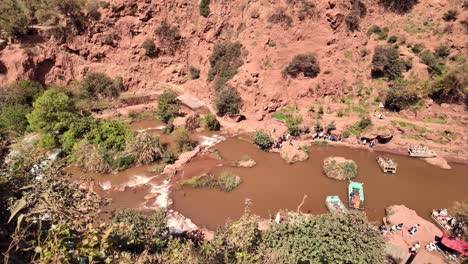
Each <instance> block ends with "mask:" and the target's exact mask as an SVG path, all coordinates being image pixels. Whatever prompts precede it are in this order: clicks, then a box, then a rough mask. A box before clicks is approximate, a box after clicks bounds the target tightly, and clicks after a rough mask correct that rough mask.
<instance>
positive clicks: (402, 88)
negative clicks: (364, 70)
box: [385, 80, 420, 112]
mask: <svg viewBox="0 0 468 264" xmlns="http://www.w3.org/2000/svg"><path fill="white" fill-rule="evenodd" d="M414 86H415V84H414V83H412V82H409V81H405V80H398V81H396V82H394V83H393V84H392V87H391V88H390V90H389V91H388V93H387V97H386V99H385V108H387V109H388V110H390V111H397V112H399V111H401V110H404V109H407V108H409V107H411V106H412V105H415V104H416V103H418V102H419V100H420V97H419V95H418V93H417V92H416V89H415V88H414Z"/></svg>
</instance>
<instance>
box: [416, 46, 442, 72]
mask: <svg viewBox="0 0 468 264" xmlns="http://www.w3.org/2000/svg"><path fill="white" fill-rule="evenodd" d="M419 58H420V59H421V61H422V63H424V64H426V65H427V70H428V72H429V74H431V75H440V74H442V71H443V70H444V67H445V66H444V65H443V63H442V62H441V61H440V59H439V58H438V57H436V56H435V55H434V53H432V52H430V51H428V50H425V51H423V52H421V53H420V54H419Z"/></svg>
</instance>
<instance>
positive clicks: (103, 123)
mask: <svg viewBox="0 0 468 264" xmlns="http://www.w3.org/2000/svg"><path fill="white" fill-rule="evenodd" d="M86 138H87V139H88V140H90V141H91V142H92V143H93V144H96V145H98V146H100V147H101V148H102V149H104V150H113V151H123V150H125V148H126V146H127V143H128V142H129V141H130V140H131V139H132V132H131V131H130V129H129V128H128V126H127V125H126V124H125V123H123V122H120V121H111V120H98V122H95V124H94V125H93V128H92V129H91V131H90V132H89V133H88V134H86Z"/></svg>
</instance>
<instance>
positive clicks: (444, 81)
mask: <svg viewBox="0 0 468 264" xmlns="http://www.w3.org/2000/svg"><path fill="white" fill-rule="evenodd" d="M467 72H468V63H466V62H461V63H457V64H455V65H454V66H453V68H451V69H450V70H449V71H447V72H444V73H443V74H442V75H441V76H440V77H437V78H436V79H435V80H434V81H433V82H432V84H431V85H430V88H429V97H431V98H432V99H433V100H434V101H436V102H438V103H463V101H464V102H465V105H468V77H467V75H466V73H467Z"/></svg>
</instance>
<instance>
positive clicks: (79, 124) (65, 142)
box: [60, 116, 98, 153]
mask: <svg viewBox="0 0 468 264" xmlns="http://www.w3.org/2000/svg"><path fill="white" fill-rule="evenodd" d="M96 122H98V121H97V120H95V119H94V118H92V117H88V116H86V117H81V116H74V117H73V118H72V120H71V122H70V125H69V127H68V130H67V131H65V132H64V133H63V135H62V137H61V139H60V143H61V144H62V149H63V151H65V153H71V152H72V150H73V149H74V147H75V145H76V144H77V143H78V142H79V141H80V140H81V139H83V138H85V137H86V135H87V134H88V133H89V132H90V131H91V129H92V128H93V127H94V126H97V125H98V124H96Z"/></svg>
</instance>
